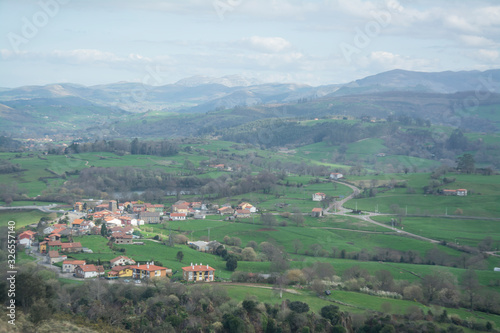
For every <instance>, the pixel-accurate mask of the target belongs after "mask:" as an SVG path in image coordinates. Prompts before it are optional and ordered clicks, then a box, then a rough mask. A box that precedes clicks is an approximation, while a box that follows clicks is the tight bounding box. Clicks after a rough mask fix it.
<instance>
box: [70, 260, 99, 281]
mask: <svg viewBox="0 0 500 333" xmlns="http://www.w3.org/2000/svg"><path fill="white" fill-rule="evenodd" d="M103 274H104V267H102V266H95V265H85V264H84V265H80V266H77V267H76V268H75V276H76V277H78V278H81V279H88V278H94V277H98V276H99V275H103Z"/></svg>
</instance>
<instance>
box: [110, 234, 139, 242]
mask: <svg viewBox="0 0 500 333" xmlns="http://www.w3.org/2000/svg"><path fill="white" fill-rule="evenodd" d="M112 237H113V238H114V239H115V244H133V242H132V239H133V238H134V236H132V235H126V234H124V233H122V232H117V233H115V234H113V236H112Z"/></svg>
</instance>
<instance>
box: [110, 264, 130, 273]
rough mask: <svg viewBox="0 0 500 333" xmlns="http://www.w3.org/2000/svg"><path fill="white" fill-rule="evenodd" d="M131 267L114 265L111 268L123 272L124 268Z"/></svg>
mask: <svg viewBox="0 0 500 333" xmlns="http://www.w3.org/2000/svg"><path fill="white" fill-rule="evenodd" d="M127 268H128V269H130V266H119V265H118V266H113V267H111V270H112V271H114V272H121V271H123V270H124V269H127Z"/></svg>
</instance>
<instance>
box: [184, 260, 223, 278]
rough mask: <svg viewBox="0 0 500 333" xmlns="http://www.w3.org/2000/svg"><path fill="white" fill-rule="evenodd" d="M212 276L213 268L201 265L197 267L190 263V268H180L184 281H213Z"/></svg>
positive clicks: (213, 273)
mask: <svg viewBox="0 0 500 333" xmlns="http://www.w3.org/2000/svg"><path fill="white" fill-rule="evenodd" d="M214 275H215V269H214V268H212V267H210V266H208V265H202V264H201V263H200V264H199V265H198V264H196V265H193V263H191V266H187V267H182V278H183V279H184V280H186V281H195V282H196V281H206V282H208V281H213V280H214Z"/></svg>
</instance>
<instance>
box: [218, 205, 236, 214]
mask: <svg viewBox="0 0 500 333" xmlns="http://www.w3.org/2000/svg"><path fill="white" fill-rule="evenodd" d="M217 214H220V215H233V214H234V209H232V208H231V207H230V206H224V207H221V208H219V209H217Z"/></svg>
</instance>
